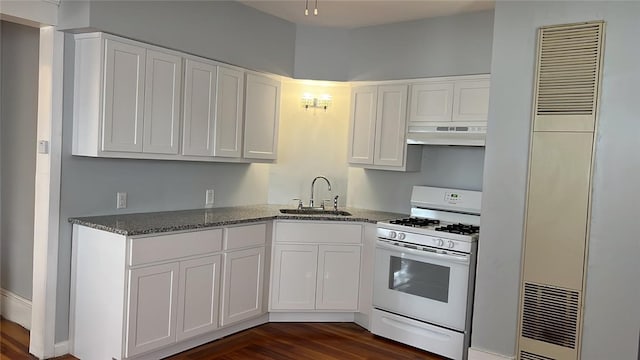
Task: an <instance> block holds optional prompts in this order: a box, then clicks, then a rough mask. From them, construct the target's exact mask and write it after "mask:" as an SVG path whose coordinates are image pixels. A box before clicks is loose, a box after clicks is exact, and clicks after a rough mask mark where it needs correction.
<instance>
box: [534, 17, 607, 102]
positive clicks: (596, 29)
mask: <svg viewBox="0 0 640 360" xmlns="http://www.w3.org/2000/svg"><path fill="white" fill-rule="evenodd" d="M601 42H602V24H601V23H595V24H594V23H590V24H581V25H573V26H569V27H550V28H544V29H542V31H541V40H540V53H539V56H540V59H539V65H540V66H539V69H538V94H537V95H538V102H537V109H536V111H537V115H592V114H593V113H594V112H595V110H596V109H595V102H596V98H597V88H596V86H597V83H598V76H599V75H598V67H599V64H600V46H601Z"/></svg>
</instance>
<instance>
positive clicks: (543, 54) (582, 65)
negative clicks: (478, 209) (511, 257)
mask: <svg viewBox="0 0 640 360" xmlns="http://www.w3.org/2000/svg"><path fill="white" fill-rule="evenodd" d="M603 37H604V23H603V22H601V21H598V22H588V23H580V24H570V25H558V26H547V27H543V28H540V29H539V32H538V52H537V64H536V81H535V91H534V96H535V97H534V106H533V124H532V133H531V146H530V150H529V178H528V189H527V206H526V215H525V229H524V246H523V257H522V281H521V292H520V293H521V298H520V316H519V335H520V336H519V340H518V358H519V359H521V360H565V359H567V360H568V359H571V360H578V359H579V356H580V337H581V323H582V306H583V303H582V299H583V290H584V283H585V265H586V264H585V259H586V255H587V250H588V238H589V216H590V200H591V172H592V164H593V150H594V139H595V133H594V132H595V129H596V120H597V113H598V94H599V84H600V69H601V65H602V49H603Z"/></svg>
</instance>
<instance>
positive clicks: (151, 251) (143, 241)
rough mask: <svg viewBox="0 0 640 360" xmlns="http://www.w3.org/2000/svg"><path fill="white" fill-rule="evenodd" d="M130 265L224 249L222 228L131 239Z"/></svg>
mask: <svg viewBox="0 0 640 360" xmlns="http://www.w3.org/2000/svg"><path fill="white" fill-rule="evenodd" d="M130 241H131V247H130V250H129V265H130V266H136V265H140V264H146V263H150V262H155V261H162V260H169V259H178V258H182V257H186V256H193V255H200V254H207V253H212V252H217V251H221V250H222V229H214V230H205V231H193V232H186V233H179V234H169V235H160V236H151V237H143V238H134V239H131V240H130Z"/></svg>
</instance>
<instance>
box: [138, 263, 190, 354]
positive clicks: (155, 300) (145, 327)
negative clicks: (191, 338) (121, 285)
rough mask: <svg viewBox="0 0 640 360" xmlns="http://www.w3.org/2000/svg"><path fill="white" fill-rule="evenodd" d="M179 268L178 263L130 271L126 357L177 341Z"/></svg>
mask: <svg viewBox="0 0 640 360" xmlns="http://www.w3.org/2000/svg"><path fill="white" fill-rule="evenodd" d="M178 271H179V265H178V263H169V264H162V265H152V266H146V267H142V268H138V269H133V270H130V271H129V316H128V318H129V321H128V324H127V337H126V338H127V353H126V356H127V357H130V356H132V355H136V354H140V353H143V352H145V351H148V350H152V349H155V348H158V347H160V346H163V345H168V344H171V343H173V342H175V341H176V334H175V328H176V327H175V325H176V309H177V306H176V303H177V301H176V300H177V294H178Z"/></svg>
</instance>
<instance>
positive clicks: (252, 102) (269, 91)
mask: <svg viewBox="0 0 640 360" xmlns="http://www.w3.org/2000/svg"><path fill="white" fill-rule="evenodd" d="M244 105H245V108H244V114H245V118H244V157H245V158H247V159H275V158H276V156H277V147H278V121H279V118H280V82H279V81H277V80H274V79H271V78H268V77H266V76H261V75H256V74H247V83H246V96H245V104H244Z"/></svg>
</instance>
